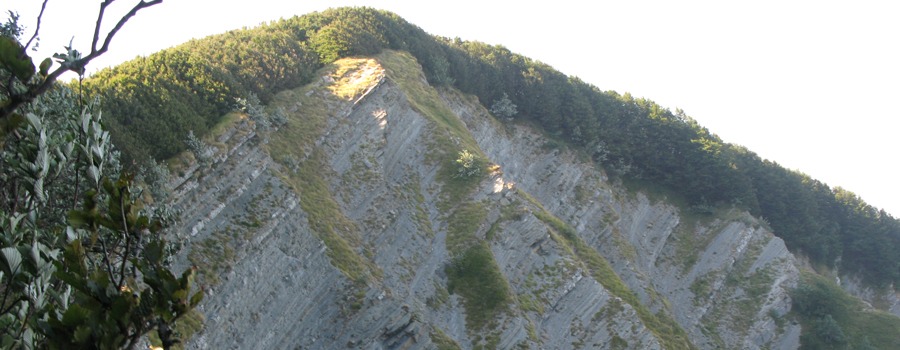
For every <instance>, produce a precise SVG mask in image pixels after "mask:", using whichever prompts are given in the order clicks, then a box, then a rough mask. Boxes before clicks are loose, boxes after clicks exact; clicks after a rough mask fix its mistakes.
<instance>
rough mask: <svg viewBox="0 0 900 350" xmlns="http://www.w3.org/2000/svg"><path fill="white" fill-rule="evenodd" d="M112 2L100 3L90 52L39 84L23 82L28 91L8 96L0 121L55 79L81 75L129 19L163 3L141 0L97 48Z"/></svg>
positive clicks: (62, 67) (38, 93)
mask: <svg viewBox="0 0 900 350" xmlns="http://www.w3.org/2000/svg"><path fill="white" fill-rule="evenodd" d="M113 1H115V0H105V1H103V2H102V3H100V11H99V13H98V15H97V24H96V25H95V27H94V37H93V41H92V42H91V52H90V53H89V54H88V55H87V56H84V57H81V58H78V59H75V60H74V61H70V62H62V64H61V65H60V67H59V68H57V69H56V70H54V71H53V72H51V73H50V74H48V75H47V77H46V78H44V80H42V81H41V82H40V83H39V84H36V85H29V84H27V82H25V83H26V86H28V90H27V91H25V92H23V93H20V94H13V95H10V96H9V99H8V100H7V101H6V104H5V105H4V106H2V107H0V120H2V119H5V118H7V117H9V116H10V115H11V114H12V113H13V112H15V110H16V109H17V108H19V107H20V106H22V105H23V104H26V103H29V102H31V101H34V99H35V98H37V97H38V96H40V95H41V94H43V93H44V92H46V91H47V90H48V89H49V88H50V87H51V86H53V83H54V82H56V79H58V78H59V76H60V75H62V74H63V73H65V72H69V71H72V72H76V73H78V74H79V75H83V74H84V67H85V66H87V64H88V63H90V62H91V60H93V59H95V58H97V57H99V56H100V55H103V54H104V53H106V51H107V50H108V49H109V44H110V43H111V42H112V39H113V37H115V35H116V33H118V32H119V30H120V29H122V27H123V26H124V25H125V22H128V20H130V19H131V17H134V15H136V14H137V13H138V11H140V10H142V9H145V8H148V7H150V6H153V5H157V4H160V3H162V2H163V0H150V1H147V0H141V1H140V2H138V3H137V4H136V5H134V7H132V8H131V10H130V11H128V13H126V14H125V15H124V16H122V18H120V19H119V21H118V22H117V23H116V25H115V27H113V28H112V29H111V30H110V31H109V33H108V34H106V39H104V40H103V45H102V46H100V47H99V48H98V47H97V44H98V43H99V41H100V26H101V24H102V23H103V15H104V13H105V11H106V7H107V6H109V5H110V4H112V3H113ZM42 13H43V10H42ZM39 23H40V22H39ZM36 35H37V33H36V32H35V36H36ZM30 43H31V41H30V40H29V44H30ZM70 49H71V48H70Z"/></svg>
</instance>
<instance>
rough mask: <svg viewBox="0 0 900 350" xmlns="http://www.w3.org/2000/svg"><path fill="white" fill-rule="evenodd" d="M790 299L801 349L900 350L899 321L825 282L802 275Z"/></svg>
mask: <svg viewBox="0 0 900 350" xmlns="http://www.w3.org/2000/svg"><path fill="white" fill-rule="evenodd" d="M791 297H792V298H793V303H794V304H793V308H792V310H791V313H792V314H794V315H795V316H796V317H797V319H798V320H799V321H800V324H801V326H802V328H803V333H802V334H801V336H800V348H801V349H848V348H852V349H865V348H869V349H900V337H898V334H900V318H898V317H897V316H894V315H892V314H889V313H887V312H883V311H879V310H873V309H870V308H869V307H868V306H866V305H865V304H863V303H862V302H861V301H860V300H859V299H857V298H854V297H853V296H851V295H849V294H847V292H845V291H844V290H843V289H842V288H841V287H840V286H838V285H837V284H835V283H834V282H833V281H832V280H830V279H829V278H826V277H823V276H820V275H817V274H815V273H812V272H809V271H804V272H802V273H801V279H800V284H799V285H798V287H797V288H796V289H794V290H793V291H792V292H791ZM828 319H830V320H831V321H829V320H828Z"/></svg>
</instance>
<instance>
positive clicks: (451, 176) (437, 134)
mask: <svg viewBox="0 0 900 350" xmlns="http://www.w3.org/2000/svg"><path fill="white" fill-rule="evenodd" d="M377 59H378V61H379V62H381V64H382V65H383V66H384V67H385V69H386V70H387V76H388V78H390V79H391V80H392V81H393V82H395V83H396V84H397V85H399V86H400V89H401V90H403V92H404V93H405V94H406V96H407V100H408V101H409V104H410V106H412V108H413V110H415V111H417V112H419V114H421V115H422V116H424V117H426V118H428V119H430V120H431V121H432V122H433V124H432V130H431V136H432V138H431V140H429V145H428V150H429V153H428V156H427V160H428V161H431V162H435V163H437V164H439V165H440V170H439V172H438V180H439V181H441V183H442V184H443V188H442V190H441V192H442V193H443V194H444V196H445V198H444V201H442V203H440V204H439V209H441V211H442V212H450V211H451V210H452V209H453V206H454V205H456V204H458V203H461V202H462V201H463V200H464V198H465V197H466V196H468V195H469V194H470V193H472V191H473V190H474V189H475V188H477V187H478V185H479V184H480V183H481V180H482V179H483V177H481V176H473V177H463V176H457V174H458V171H457V169H458V167H457V165H458V164H457V163H456V159H457V158H458V156H459V152H462V151H464V150H465V151H468V152H470V153H472V154H474V155H475V157H476V163H477V164H478V166H479V167H480V168H481V174H482V175H484V174H485V172H486V170H487V169H486V168H487V167H486V164H487V157H486V156H485V155H484V153H483V152H482V151H481V148H479V147H478V143H477V142H476V141H475V139H474V138H473V137H472V135H471V134H470V133H469V130H468V129H467V128H466V125H465V124H464V123H463V122H462V121H461V120H459V118H458V117H457V116H456V114H455V113H454V112H453V111H452V110H450V108H449V107H447V105H446V104H445V103H444V102H443V100H441V97H440V95H438V92H437V91H436V90H435V89H434V87H432V86H431V85H428V82H427V81H426V80H425V75H424V74H423V73H422V69H421V66H419V64H418V63H417V62H416V59H415V58H414V57H412V55H410V54H408V53H406V52H397V51H390V50H385V51H384V52H382V53H381V54H379V55H378V57H377Z"/></svg>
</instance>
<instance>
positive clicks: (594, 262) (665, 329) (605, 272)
mask: <svg viewBox="0 0 900 350" xmlns="http://www.w3.org/2000/svg"><path fill="white" fill-rule="evenodd" d="M534 215H535V216H536V217H537V218H538V219H540V220H541V221H543V222H544V223H546V224H547V225H548V226H550V227H551V228H552V229H553V230H554V231H556V232H557V233H558V234H559V237H560V238H562V239H563V242H561V243H564V244H565V245H568V246H570V247H571V249H572V251H573V252H575V254H576V256H577V257H578V258H579V259H580V260H581V261H582V262H584V264H585V265H587V267H588V269H589V270H590V272H591V275H592V276H593V277H594V278H595V279H596V280H597V281H598V282H600V284H602V285H603V287H604V288H606V290H608V291H609V292H610V293H612V294H613V295H615V296H617V297H619V298H621V299H622V300H624V301H625V302H626V303H628V304H629V305H631V306H632V307H633V308H634V309H635V310H636V311H637V314H638V317H639V318H640V319H641V321H642V322H643V323H644V325H646V326H647V328H649V329H650V330H651V331H652V332H653V334H654V335H656V338H657V339H659V341H660V343H661V344H662V345H663V347H665V348H666V349H692V348H693V344H691V342H690V340H689V339H688V337H687V333H685V331H684V329H682V328H681V326H679V325H678V323H677V322H675V320H673V319H672V318H671V317H669V316H668V315H666V314H665V313H664V312H663V311H660V312H659V313H657V314H655V315H654V314H653V313H652V312H650V310H649V309H647V307H646V306H644V305H643V304H642V303H641V302H640V300H638V298H637V296H636V295H635V294H634V293H632V291H631V289H629V288H628V286H627V285H625V283H624V282H622V279H620V278H619V276H618V275H617V274H616V272H615V271H614V270H613V268H612V266H610V265H609V262H608V261H606V259H604V258H603V256H601V255H600V253H597V251H596V250H594V249H593V248H591V247H590V246H589V245H587V243H585V242H584V241H583V240H582V239H581V237H579V236H578V234H577V233H576V232H575V229H573V228H572V227H571V226H569V225H567V224H566V223H564V222H563V221H562V220H560V219H558V218H557V217H555V216H553V215H552V214H550V213H548V212H547V211H546V210H543V208H541V210H536V211H535V212H534Z"/></svg>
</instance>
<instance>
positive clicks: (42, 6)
mask: <svg viewBox="0 0 900 350" xmlns="http://www.w3.org/2000/svg"><path fill="white" fill-rule="evenodd" d="M47 1H49V0H44V3H43V4H41V13H39V14H38V17H37V25H36V26H35V27H34V35H32V36H31V39H28V42H27V43H25V46H22V53H23V54H24V53H25V51H26V50H28V47H29V46H31V42H32V41H34V39H35V38H37V36H38V32H39V31H40V30H41V17H44V10H45V9H46V8H47Z"/></svg>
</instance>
